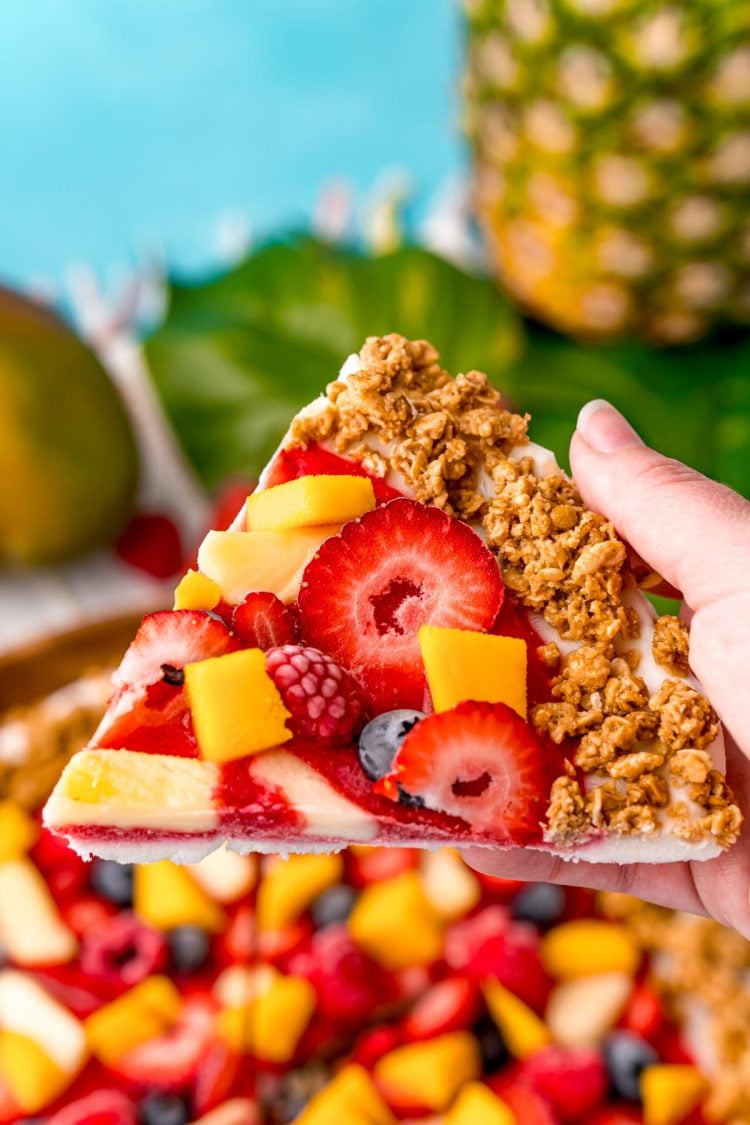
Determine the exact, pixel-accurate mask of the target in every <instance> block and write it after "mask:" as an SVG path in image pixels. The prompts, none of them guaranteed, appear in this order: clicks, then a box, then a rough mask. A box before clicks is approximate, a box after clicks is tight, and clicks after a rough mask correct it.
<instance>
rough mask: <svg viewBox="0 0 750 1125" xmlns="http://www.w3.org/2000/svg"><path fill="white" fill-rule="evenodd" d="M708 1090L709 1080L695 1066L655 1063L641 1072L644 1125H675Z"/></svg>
mask: <svg viewBox="0 0 750 1125" xmlns="http://www.w3.org/2000/svg"><path fill="white" fill-rule="evenodd" d="M707 1093H708V1083H707V1082H706V1079H705V1078H704V1077H703V1075H702V1074H701V1072H700V1071H699V1070H697V1069H696V1068H695V1067H694V1066H688V1065H684V1064H657V1065H656V1066H648V1067H646V1069H645V1070H644V1071H643V1072H642V1074H641V1097H642V1099H643V1120H644V1122H645V1125H678V1122H680V1121H684V1120H685V1118H686V1117H687V1116H688V1114H689V1113H692V1111H693V1110H694V1109H695V1108H696V1106H697V1105H699V1104H700V1102H701V1101H702V1100H703V1098H704V1097H705V1096H706V1094H707Z"/></svg>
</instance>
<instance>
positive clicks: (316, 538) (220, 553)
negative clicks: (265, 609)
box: [198, 524, 341, 605]
mask: <svg viewBox="0 0 750 1125" xmlns="http://www.w3.org/2000/svg"><path fill="white" fill-rule="evenodd" d="M340 530H341V524H326V525H325V526H323V527H300V528H296V529H295V530H294V531H209V533H208V535H207V536H206V538H205V539H204V540H203V543H202V544H201V546H200V550H199V551H198V566H199V567H200V570H201V573H202V574H207V575H208V577H209V578H211V579H213V581H214V582H216V583H217V585H218V586H219V587H220V589H221V593H222V597H223V598H224V600H225V601H227V602H229V603H230V605H239V603H240V602H241V601H242V600H243V598H244V597H245V595H246V594H248V593H249V592H250V591H251V590H266V591H268V592H269V593H271V594H276V596H277V597H278V598H281V600H282V602H293V601H294V599H295V598H296V597H297V594H298V593H299V588H300V584H301V582H302V574H303V572H304V569H305V567H306V566H307V564H308V563H309V561H310V559H311V558H312V557H313V555H314V554H315V552H316V551H317V550H318V548H319V547H320V545H321V543H323V542H325V540H326V539H330V538H331V536H333V535H338V533H339V531H340Z"/></svg>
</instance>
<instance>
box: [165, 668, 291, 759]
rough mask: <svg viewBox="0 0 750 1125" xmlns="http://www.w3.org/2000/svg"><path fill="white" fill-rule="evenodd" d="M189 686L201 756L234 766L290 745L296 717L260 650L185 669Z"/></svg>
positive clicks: (186, 683)
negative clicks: (250, 756) (235, 760)
mask: <svg viewBox="0 0 750 1125" xmlns="http://www.w3.org/2000/svg"><path fill="white" fill-rule="evenodd" d="M185 687H186V688H187V696H188V702H189V704H190V711H191V713H192V717H193V726H194V727H195V737H196V739H197V741H198V748H199V749H200V752H201V756H202V757H203V758H205V759H207V760H208V761H210V762H229V761H232V759H233V758H244V757H245V756H246V755H247V754H257V753H258V751H260V750H270V749H271V747H272V746H280V745H281V744H282V743H283V742H288V741H289V739H290V738H291V737H292V732H291V731H290V730H288V729H287V727H286V725H285V723H286V720H287V719H288V718H290V714H289V712H288V711H287V709H286V707H285V706H284V703H283V700H282V698H281V694H280V692H279V689H278V688H277V687H276V684H275V683H274V682H273V680H272V679H271V677H270V676H269V675H268V673H267V672H266V658H265V656H264V655H263V653H262V652H261V650H260V649H259V648H248V649H243V650H241V651H240V652H229V653H226V655H224V656H212V657H210V658H209V659H208V660H198V661H197V662H196V663H194V664H186V665H185Z"/></svg>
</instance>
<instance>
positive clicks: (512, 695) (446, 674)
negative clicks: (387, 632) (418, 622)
mask: <svg viewBox="0 0 750 1125" xmlns="http://www.w3.org/2000/svg"><path fill="white" fill-rule="evenodd" d="M419 647H420V649H421V651H422V660H423V661H424V666H425V671H426V673H427V683H428V685H429V688H430V694H431V695H432V702H433V704H434V707H435V710H436V711H449V710H450V709H451V707H455V706H456V704H458V703H463V702H464V700H466V699H474V700H477V701H478V702H480V703H505V704H507V705H508V707H512V708H513V710H514V711H516V712H517V714H519V715H520V716H521V718H522V719H525V718H526V644H525V642H524V641H522V640H520V639H519V638H518V637H496V636H494V635H492V634H489V633H475V632H471V631H470V630H468V629H444V628H442V627H441V626H438V625H423V626H422V628H421V629H420V630H419Z"/></svg>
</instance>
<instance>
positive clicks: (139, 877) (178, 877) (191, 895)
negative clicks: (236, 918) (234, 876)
mask: <svg viewBox="0 0 750 1125" xmlns="http://www.w3.org/2000/svg"><path fill="white" fill-rule="evenodd" d="M133 909H134V910H135V913H136V914H137V915H138V917H139V918H142V919H143V921H144V922H148V924H149V925H150V926H154V927H155V929H157V930H171V929H174V927H175V926H200V927H201V928H202V929H204V930H208V931H209V932H210V933H219V931H220V930H221V929H222V928H223V925H224V912H223V910H222V909H221V907H220V906H218V905H217V904H216V903H215V902H213V901H212V899H211V898H209V896H208V895H207V894H206V892H205V891H204V890H203V888H202V887H201V886H200V885H199V884H198V883H197V882H196V880H195V878H194V877H193V876H192V875H191V874H190V872H189V871H187V870H186V869H185V868H184V867H178V866H177V864H174V863H171V862H170V861H169V860H168V859H164V860H161V861H160V862H159V863H146V864H143V865H141V866H139V867H136V869H135V882H134V887H133Z"/></svg>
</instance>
